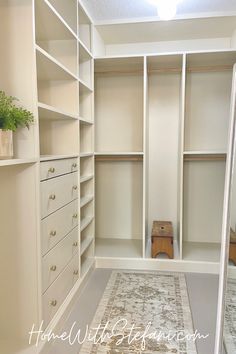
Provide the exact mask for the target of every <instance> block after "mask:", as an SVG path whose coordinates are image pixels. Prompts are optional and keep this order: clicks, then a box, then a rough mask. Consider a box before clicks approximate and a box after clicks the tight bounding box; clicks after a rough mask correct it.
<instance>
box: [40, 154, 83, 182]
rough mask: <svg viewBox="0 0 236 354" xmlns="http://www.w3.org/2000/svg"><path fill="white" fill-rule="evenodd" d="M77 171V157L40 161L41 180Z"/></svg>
mask: <svg viewBox="0 0 236 354" xmlns="http://www.w3.org/2000/svg"><path fill="white" fill-rule="evenodd" d="M75 171H78V160H77V158H73V159H63V160H52V161H43V162H41V163H40V179H41V181H44V180H47V179H50V178H53V177H57V176H61V175H64V174H66V173H70V172H75Z"/></svg>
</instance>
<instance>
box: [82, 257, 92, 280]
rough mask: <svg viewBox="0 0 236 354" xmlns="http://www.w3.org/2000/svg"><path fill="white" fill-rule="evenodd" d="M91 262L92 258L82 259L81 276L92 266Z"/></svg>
mask: <svg viewBox="0 0 236 354" xmlns="http://www.w3.org/2000/svg"><path fill="white" fill-rule="evenodd" d="M93 263H94V259H93V258H87V259H86V260H84V261H83V263H82V265H81V278H83V277H85V275H86V274H87V273H88V271H89V269H90V268H91V267H92V265H93Z"/></svg>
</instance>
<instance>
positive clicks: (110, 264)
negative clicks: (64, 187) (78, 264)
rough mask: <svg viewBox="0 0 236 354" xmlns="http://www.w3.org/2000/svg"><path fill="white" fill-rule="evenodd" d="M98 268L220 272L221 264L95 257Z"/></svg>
mask: <svg viewBox="0 0 236 354" xmlns="http://www.w3.org/2000/svg"><path fill="white" fill-rule="evenodd" d="M95 260H96V268H112V269H131V270H160V271H170V272H184V273H206V274H219V271H220V264H219V263H216V262H197V261H183V260H174V259H173V260H168V259H167V260H164V259H162V260H158V259H143V258H109V257H95Z"/></svg>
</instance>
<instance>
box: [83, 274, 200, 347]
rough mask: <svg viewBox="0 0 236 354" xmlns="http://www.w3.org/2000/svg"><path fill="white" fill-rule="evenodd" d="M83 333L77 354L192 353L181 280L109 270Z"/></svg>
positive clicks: (177, 276)
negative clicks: (105, 282)
mask: <svg viewBox="0 0 236 354" xmlns="http://www.w3.org/2000/svg"><path fill="white" fill-rule="evenodd" d="M88 332H89V335H88V336H87V340H86V341H85V342H84V344H83V346H82V348H81V350H80V352H79V353H80V354H106V353H107V354H116V353H120V354H132V353H144V354H156V353H158V354H164V353H165V354H173V353H179V354H196V353H197V350H196V346H195V342H194V341H193V340H192V339H191V340H189V338H188V339H187V338H186V336H188V335H192V334H193V333H194V332H193V324H192V317H191V311H190V307H189V299H188V293H187V287H186V282H185V277H184V275H183V274H176V273H172V274H170V273H157V272H148V273H147V272H133V271H132V272H131V271H127V272H126V271H125V272H123V271H113V272H112V274H111V277H110V280H109V282H108V285H107V287H106V289H105V292H104V294H103V297H102V299H101V302H100V304H99V306H98V309H97V311H96V314H95V316H94V319H93V321H92V324H91V326H90V329H89V331H88ZM178 336H179V337H178ZM177 337H178V338H177Z"/></svg>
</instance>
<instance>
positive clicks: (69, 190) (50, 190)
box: [41, 172, 78, 218]
mask: <svg viewBox="0 0 236 354" xmlns="http://www.w3.org/2000/svg"><path fill="white" fill-rule="evenodd" d="M76 198H78V173H77V172H75V173H69V174H68V175H64V176H60V177H57V178H53V179H49V180H47V181H43V182H41V217H42V218H44V217H46V216H47V215H49V214H51V213H53V212H54V211H56V210H57V209H59V208H61V207H63V206H64V205H66V204H68V203H70V202H71V201H72V200H74V199H76Z"/></svg>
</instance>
